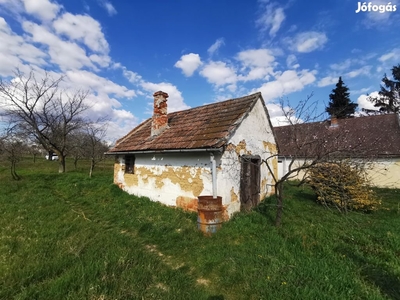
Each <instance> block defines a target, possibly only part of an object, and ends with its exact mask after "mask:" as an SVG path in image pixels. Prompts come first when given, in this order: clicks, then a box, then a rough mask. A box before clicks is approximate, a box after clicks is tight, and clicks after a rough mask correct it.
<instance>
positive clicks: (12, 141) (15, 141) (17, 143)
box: [0, 126, 27, 180]
mask: <svg viewBox="0 0 400 300" xmlns="http://www.w3.org/2000/svg"><path fill="white" fill-rule="evenodd" d="M24 140H25V137H24V134H23V133H21V132H19V131H18V128H17V127H15V126H10V127H7V128H6V129H4V130H3V132H2V134H1V135H0V154H1V156H3V157H4V158H5V159H6V160H8V161H9V163H10V173H11V176H12V178H13V179H14V180H20V179H21V177H20V176H19V175H18V174H17V163H18V162H19V161H20V160H21V159H22V156H23V155H24V154H25V152H26V150H27V147H26V145H25V144H24V142H23V141H24Z"/></svg>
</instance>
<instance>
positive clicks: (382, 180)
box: [274, 113, 400, 188]
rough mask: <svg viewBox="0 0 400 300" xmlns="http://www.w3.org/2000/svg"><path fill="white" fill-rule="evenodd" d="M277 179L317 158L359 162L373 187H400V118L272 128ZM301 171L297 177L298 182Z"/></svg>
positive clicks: (333, 120)
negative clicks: (364, 168)
mask: <svg viewBox="0 0 400 300" xmlns="http://www.w3.org/2000/svg"><path fill="white" fill-rule="evenodd" d="M274 131H275V134H276V141H277V143H278V145H279V150H280V152H279V161H278V177H279V178H281V177H282V176H283V175H285V174H286V173H287V172H288V171H289V167H290V165H291V166H292V167H296V166H298V165H302V164H303V163H304V162H305V161H307V160H313V159H315V158H316V157H322V158H326V159H329V158H330V157H332V158H334V159H335V158H340V159H348V160H352V161H354V162H362V163H363V164H366V165H367V166H368V168H367V175H368V177H369V181H370V183H371V184H373V185H374V186H378V187H388V188H400V115H398V114H395V113H393V114H382V115H372V116H362V117H356V118H346V119H336V118H331V120H326V121H323V122H313V123H303V124H296V125H288V126H280V127H275V128H274ZM303 176H304V172H300V173H299V174H298V179H301V178H302V177H303Z"/></svg>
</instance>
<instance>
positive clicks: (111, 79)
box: [0, 0, 400, 141]
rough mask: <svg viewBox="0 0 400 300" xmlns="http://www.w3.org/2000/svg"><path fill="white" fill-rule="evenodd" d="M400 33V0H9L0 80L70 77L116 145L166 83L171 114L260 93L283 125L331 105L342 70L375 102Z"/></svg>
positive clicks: (353, 88)
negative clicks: (293, 111) (291, 112)
mask: <svg viewBox="0 0 400 300" xmlns="http://www.w3.org/2000/svg"><path fill="white" fill-rule="evenodd" d="M364 3H365V7H362V6H360V5H363V4H364ZM369 3H370V4H369ZM368 4H369V5H368ZM359 6H360V8H363V10H360V11H359V12H358V13H357V12H356V11H357V10H358V9H359ZM397 6H398V8H397ZM374 10H375V11H374ZM399 29H400V0H395V1H391V2H388V1H382V0H377V1H373V2H357V1H354V0H326V1H311V0H289V1H269V0H258V1H257V0H201V1H194V0H146V1H141V0H64V1H62V0H58V1H56V0H0V77H1V78H2V79H3V80H10V79H12V77H13V75H14V72H15V71H16V70H17V69H19V70H21V71H22V72H29V71H30V70H33V71H34V72H37V73H38V74H40V73H43V72H44V71H47V72H48V73H49V74H50V75H51V76H53V77H54V78H57V77H59V76H62V75H64V76H65V77H64V82H63V85H64V87H65V88H70V89H78V88H80V89H83V90H87V91H89V94H88V97H87V102H88V104H89V105H90V106H91V110H90V116H91V117H92V118H97V117H104V116H107V117H108V118H109V119H110V120H111V121H110V124H109V129H108V136H107V138H108V139H109V140H110V141H115V140H116V139H118V138H120V137H122V136H123V135H125V134H126V133H127V132H128V131H130V130H131V129H132V128H134V127H135V126H137V125H138V124H139V123H141V122H142V121H144V120H146V119H147V118H149V117H151V115H152V109H153V108H152V106H153V96H152V95H153V93H154V92H156V91H159V90H161V91H164V92H167V93H168V94H169V98H168V111H169V112H173V111H177V110H183V109H188V108H192V107H197V106H201V105H204V104H209V103H213V102H216V101H222V100H227V99H231V98H236V97H241V96H245V95H248V94H251V93H254V92H261V93H262V96H263V99H264V101H265V102H266V105H267V108H268V111H269V114H270V116H271V119H272V122H273V124H274V125H279V124H281V125H282V124H284V122H283V119H284V118H283V116H282V110H281V108H280V106H279V103H280V101H282V100H283V101H285V103H290V105H291V106H296V105H297V103H299V101H302V100H304V99H306V98H307V97H309V96H310V95H312V97H311V101H313V102H315V103H317V108H318V110H319V111H320V112H324V110H325V107H326V106H327V104H328V102H329V94H330V93H331V91H332V89H333V88H334V87H335V84H336V83H337V81H338V78H339V76H341V77H342V79H343V81H344V83H345V84H346V86H347V87H348V88H349V89H350V98H351V100H352V101H353V102H355V103H357V104H358V105H359V109H361V108H368V109H372V108H373V105H372V104H371V103H370V102H368V101H367V100H366V99H367V95H372V96H374V95H376V93H377V91H379V89H380V84H381V79H382V77H383V75H384V74H385V73H386V74H388V75H390V74H391V68H392V67H393V66H395V65H398V64H399V63H400V34H399ZM326 117H328V115H326Z"/></svg>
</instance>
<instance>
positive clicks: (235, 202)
mask: <svg viewBox="0 0 400 300" xmlns="http://www.w3.org/2000/svg"><path fill="white" fill-rule="evenodd" d="M276 151H277V148H276V143H275V138H274V135H273V132H272V128H271V127H270V125H269V121H268V118H267V116H266V114H265V110H264V106H263V105H262V102H261V99H259V100H258V101H257V102H256V104H255V105H254V107H253V109H252V110H251V111H250V112H249V114H248V115H247V117H245V118H244V119H243V121H242V123H241V125H240V126H239V127H238V128H237V130H236V132H235V133H234V135H233V136H232V137H231V138H230V140H229V141H228V146H227V148H226V150H225V152H224V153H223V155H222V158H221V166H220V168H219V169H218V176H217V182H218V195H219V196H222V203H223V205H225V208H226V211H227V213H228V215H229V216H231V215H232V214H233V213H234V212H236V211H239V210H240V168H241V163H240V156H241V155H254V156H256V155H259V156H260V158H261V159H262V160H264V159H267V158H268V157H270V156H271V154H276ZM269 162H270V165H271V167H272V169H273V170H275V173H277V172H278V171H277V158H276V157H275V158H273V159H270V160H269ZM260 175H261V176H260V177H261V183H260V188H261V190H260V200H262V199H263V198H264V197H265V196H266V195H268V194H271V193H274V190H273V188H272V185H273V178H272V175H271V174H270V172H269V171H268V168H267V166H266V165H265V164H261V167H260Z"/></svg>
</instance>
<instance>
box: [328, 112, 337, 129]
mask: <svg viewBox="0 0 400 300" xmlns="http://www.w3.org/2000/svg"><path fill="white" fill-rule="evenodd" d="M338 126H339V123H338V120H337V117H336V116H335V115H331V126H329V127H330V128H336V127H338Z"/></svg>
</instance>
